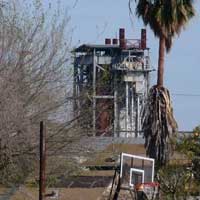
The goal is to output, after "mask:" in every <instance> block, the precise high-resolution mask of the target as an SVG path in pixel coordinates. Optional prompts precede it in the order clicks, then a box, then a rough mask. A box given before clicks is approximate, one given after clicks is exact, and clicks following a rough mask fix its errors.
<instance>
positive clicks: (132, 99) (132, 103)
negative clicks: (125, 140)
mask: <svg viewBox="0 0 200 200" xmlns="http://www.w3.org/2000/svg"><path fill="white" fill-rule="evenodd" d="M131 124H132V126H131V131H132V137H135V134H134V132H135V129H134V126H135V123H134V91H133V88H132V98H131Z"/></svg>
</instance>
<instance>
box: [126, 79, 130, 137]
mask: <svg viewBox="0 0 200 200" xmlns="http://www.w3.org/2000/svg"><path fill="white" fill-rule="evenodd" d="M128 100H129V84H128V82H126V117H125V120H126V121H125V129H126V136H127V135H128V117H129V114H128V111H129V102H128Z"/></svg>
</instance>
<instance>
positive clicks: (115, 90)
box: [114, 74, 119, 137]
mask: <svg viewBox="0 0 200 200" xmlns="http://www.w3.org/2000/svg"><path fill="white" fill-rule="evenodd" d="M118 118H119V117H118V91H117V82H116V74H115V75H114V137H119V130H118V123H119V121H118Z"/></svg>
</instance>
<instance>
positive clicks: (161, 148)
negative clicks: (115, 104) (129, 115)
mask: <svg viewBox="0 0 200 200" xmlns="http://www.w3.org/2000/svg"><path fill="white" fill-rule="evenodd" d="M136 14H137V16H138V17H141V18H142V20H143V22H144V24H145V25H149V27H150V28H151V30H152V31H153V32H154V34H155V36H156V37H158V38H159V58H158V74H157V85H155V86H153V87H152V88H151V89H150V91H149V97H148V103H147V106H146V112H145V115H144V123H143V130H144V136H145V147H146V150H147V155H148V156H150V157H153V158H155V159H156V161H157V162H158V164H160V165H163V164H165V163H166V162H167V161H168V159H169V154H170V152H172V146H171V145H170V144H171V143H170V138H171V136H172V135H174V134H175V133H176V131H177V123H176V121H175V119H174V117H173V109H172V106H171V100H170V95H169V91H168V90H167V89H166V88H164V86H163V85H164V58H165V51H166V52H169V51H170V49H171V47H172V40H173V38H174V37H175V36H176V35H179V34H180V32H181V30H182V29H183V28H184V27H185V26H186V24H187V23H188V21H189V20H190V19H191V18H192V17H193V16H194V15H195V11H194V7H193V1H192V0H138V4H137V6H136Z"/></svg>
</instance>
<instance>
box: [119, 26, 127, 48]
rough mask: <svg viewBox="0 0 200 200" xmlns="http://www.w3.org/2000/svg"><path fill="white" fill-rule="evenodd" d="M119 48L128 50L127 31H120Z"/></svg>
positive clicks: (122, 29) (121, 29)
mask: <svg viewBox="0 0 200 200" xmlns="http://www.w3.org/2000/svg"><path fill="white" fill-rule="evenodd" d="M119 46H120V48H121V49H126V39H125V29H124V28H120V29H119Z"/></svg>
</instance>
